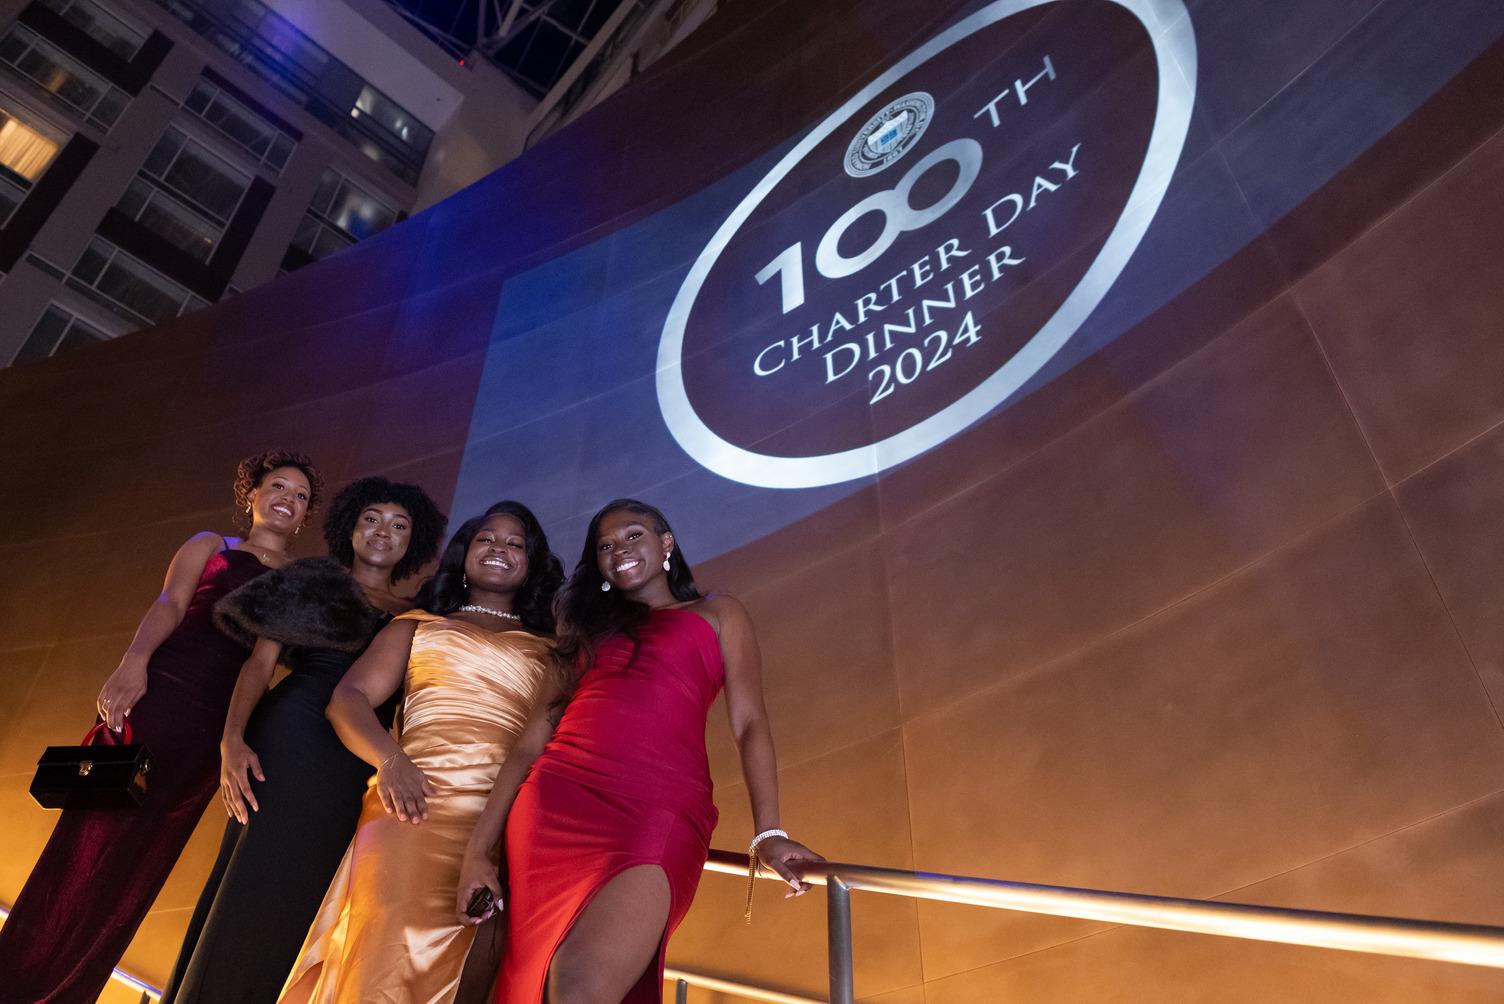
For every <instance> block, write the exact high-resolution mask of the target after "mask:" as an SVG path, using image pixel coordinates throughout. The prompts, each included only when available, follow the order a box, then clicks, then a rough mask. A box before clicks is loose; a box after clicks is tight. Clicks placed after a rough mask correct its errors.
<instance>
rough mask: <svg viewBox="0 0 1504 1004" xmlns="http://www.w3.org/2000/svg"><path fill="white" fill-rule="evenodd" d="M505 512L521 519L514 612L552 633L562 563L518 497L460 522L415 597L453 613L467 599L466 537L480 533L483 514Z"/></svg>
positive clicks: (528, 623) (442, 612) (431, 608)
mask: <svg viewBox="0 0 1504 1004" xmlns="http://www.w3.org/2000/svg"><path fill="white" fill-rule="evenodd" d="M503 514H504V515H507V516H511V517H513V518H515V519H516V520H517V522H519V523H521V524H522V536H523V539H524V540H525V541H526V548H527V579H526V580H524V581H523V583H522V588H521V589H519V590H517V596H516V598H515V599H514V600H513V612H514V613H516V614H517V616H519V617H521V618H522V623H523V625H524V626H525V627H527V628H529V629H531V630H533V631H538V632H541V633H543V634H553V633H554V595H555V594H556V593H558V591H559V585H560V583H562V582H563V581H564V563H563V562H561V561H560V560H559V558H558V556H557V555H556V554H554V552H553V551H551V550H549V548H548V537H547V536H546V535H545V534H544V532H543V524H541V523H539V522H538V517H537V516H534V515H533V511H532V510H531V509H529V508H528V507H527V506H525V505H523V504H522V503H521V502H513V501H512V500H511V499H507V500H506V501H504V502H498V503H496V504H495V505H493V506H491V508H489V509H487V510H486V511H485V512H483V513H481V514H480V515H479V516H474V517H472V518H470V519H467V520H465V522H464V523H462V524H460V528H459V529H458V530H456V531H454V536H453V537H450V538H449V543H448V544H447V545H445V547H444V553H443V555H441V556H440V558H439V569H438V571H436V572H435V573H434V576H433V578H431V579H429V580H428V581H427V582H425V583H424V584H423V588H422V589H421V590H419V592H418V597H417V601H416V602H417V605H418V606H419V607H421V608H422V609H424V610H427V611H428V612H429V613H431V614H440V615H446V614H452V613H454V612H455V611H456V610H458V609H459V608H460V607H462V606H464V605H465V604H466V603H467V602H469V597H470V587H469V586H467V585H465V555H466V554H467V553H468V552H469V550H470V543H471V542H472V541H473V540H475V535H476V534H477V533H480V529H481V527H482V526H483V525H484V524H485V522H486V519H487V518H488V517H491V516H496V515H503Z"/></svg>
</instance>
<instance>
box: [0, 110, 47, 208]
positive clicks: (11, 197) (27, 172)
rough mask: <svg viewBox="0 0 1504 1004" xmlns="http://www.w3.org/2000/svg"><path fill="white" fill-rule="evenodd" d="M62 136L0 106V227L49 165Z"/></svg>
mask: <svg viewBox="0 0 1504 1004" xmlns="http://www.w3.org/2000/svg"><path fill="white" fill-rule="evenodd" d="M62 145H63V137H62V136H60V135H57V134H55V133H53V132H52V131H51V130H48V131H45V132H44V131H43V130H41V129H38V128H37V127H36V126H34V125H32V124H31V123H29V122H23V121H22V120H21V119H19V118H17V117H16V116H15V115H14V114H12V113H11V112H10V111H9V109H8V108H6V106H4V105H0V226H4V224H5V221H6V220H8V219H9V218H10V214H11V213H12V212H13V211H14V210H15V208H16V207H17V206H19V205H20V204H21V200H22V199H24V198H26V193H27V192H29V191H31V186H32V184H34V183H35V182H36V180H37V179H38V178H40V177H41V176H42V174H43V173H44V172H45V171H46V170H47V168H48V167H49V166H50V165H51V164H52V161H53V158H55V157H56V156H57V152H58V150H60V149H61V148H62Z"/></svg>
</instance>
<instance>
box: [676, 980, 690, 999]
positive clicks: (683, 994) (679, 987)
mask: <svg viewBox="0 0 1504 1004" xmlns="http://www.w3.org/2000/svg"><path fill="white" fill-rule="evenodd" d="M674 1004H689V984H688V983H687V982H686V981H684V980H675V981H674Z"/></svg>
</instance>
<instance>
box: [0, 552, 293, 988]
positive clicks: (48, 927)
mask: <svg viewBox="0 0 1504 1004" xmlns="http://www.w3.org/2000/svg"><path fill="white" fill-rule="evenodd" d="M265 571H267V568H266V566H265V565H263V564H262V563H261V562H260V561H258V560H257V559H256V556H255V555H253V554H251V553H250V552H248V551H233V550H222V551H219V552H218V553H216V554H215V555H213V556H212V557H211V558H210V559H209V560H208V562H207V563H205V565H204V572H203V575H202V576H200V577H199V582H198V587H197V589H196V590H195V591H194V594H193V599H192V600H191V601H190V602H189V604H188V610H187V612H186V613H184V614H183V620H182V622H181V623H180V624H179V625H178V626H177V628H176V629H175V630H174V631H173V632H172V634H170V635H168V636H167V639H166V640H165V641H163V642H162V644H161V645H160V646H158V648H157V650H156V652H154V653H153V654H152V657H151V659H150V660H149V662H148V663H147V669H146V694H145V696H144V697H142V698H141V700H140V702H139V703H138V704H137V705H136V706H135V708H133V709H132V710H131V718H130V721H131V728H132V730H133V731H134V733H135V736H134V738H135V741H136V742H139V743H145V744H146V746H147V747H148V748H149V749H150V750H151V753H152V769H151V774H150V777H149V782H148V784H149V786H148V789H147V794H146V798H145V800H144V801H143V802H142V803H141V805H139V806H137V807H135V808H130V809H65V810H63V813H62V815H61V816H60V817H59V819H58V822H57V826H56V827H55V828H54V829H53V831H52V836H51V838H50V839H49V840H48V841H47V846H46V847H45V848H44V849H43V851H42V856H41V858H39V859H38V860H37V863H36V866H35V867H34V868H32V870H31V875H30V876H29V877H28V878H27V880H26V885H25V887H23V888H22V890H21V895H20V896H19V897H18V898H17V900H16V905H15V908H14V909H13V910H12V911H11V915H10V918H9V919H8V920H7V921H6V922H5V925H4V926H3V927H0V974H3V976H0V1001H3V1002H6V1004H37V1002H40V1001H46V1002H50V1004H92V1002H93V1001H94V1000H96V999H97V998H98V997H99V994H100V993H101V992H102V991H103V989H104V986H105V984H106V983H107V982H109V978H110V970H111V969H112V968H114V966H115V964H116V963H117V962H119V960H120V957H121V956H122V955H124V954H125V949H126V947H127V946H128V945H129V944H130V941H131V938H132V937H134V936H135V933H136V928H137V927H138V926H140V924H141V921H142V920H143V919H144V918H145V917H146V912H147V910H149V909H150V908H151V904H152V901H153V900H155V899H156V898H157V893H158V892H160V891H161V889H162V885H163V883H165V882H166V881H167V875H168V873H169V872H171V871H172V866H173V865H174V864H176V863H177V860H178V856H179V855H180V854H182V852H183V847H184V846H185V845H186V844H187V843H188V838H189V837H190V836H191V835H192V834H193V828H194V826H195V825H197V823H198V820H199V817H200V816H202V815H203V812H204V807H205V806H206V805H208V803H209V800H210V799H211V798H213V797H214V793H215V792H216V791H218V790H219V739H220V736H221V734H222V733H223V731H224V723H225V713H226V711H227V710H228V709H229V706H230V693H231V691H232V690H233V689H234V687H235V679H236V677H237V675H239V672H240V666H241V664H242V663H243V662H244V661H245V659H246V656H247V655H248V654H249V653H248V650H247V649H246V647H245V646H244V645H242V644H240V643H239V642H236V641H233V640H232V639H231V638H230V637H229V636H228V635H225V634H222V633H221V632H220V631H219V629H218V628H216V627H215V626H214V617H213V608H214V604H215V602H216V601H218V600H219V598H220V597H221V596H224V595H225V594H226V593H228V592H230V591H231V590H233V589H235V588H236V587H237V586H240V585H241V584H243V583H245V582H249V581H250V580H251V579H253V578H255V577H256V576H258V575H260V574H261V573H262V572H265Z"/></svg>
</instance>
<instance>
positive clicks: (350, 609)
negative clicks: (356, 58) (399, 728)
mask: <svg viewBox="0 0 1504 1004" xmlns="http://www.w3.org/2000/svg"><path fill="white" fill-rule="evenodd" d="M255 586H256V588H255V589H245V590H240V591H239V592H237V593H234V594H231V595H230V596H229V597H227V598H226V599H225V600H224V601H223V602H222V603H221V604H220V606H219V608H218V609H217V611H216V613H217V614H218V615H219V618H220V622H221V624H223V625H224V626H225V628H226V629H227V630H229V631H231V632H232V633H235V634H242V635H255V636H257V637H261V638H270V639H273V640H276V641H280V642H282V643H283V645H284V648H283V654H282V660H281V661H282V663H283V664H284V665H286V666H287V667H288V668H289V669H290V670H291V672H290V673H289V674H288V675H287V676H286V677H285V678H283V679H282V680H281V682H279V683H278V684H277V685H276V686H275V687H273V688H272V689H271V690H270V691H269V692H268V693H267V694H266V695H265V696H264V697H263V698H262V699H261V701H260V702H259V703H258V704H257V705H256V709H255V711H254V712H253V713H252V714H251V717H250V720H249V721H248V722H247V724H246V734H245V738H246V743H247V744H248V745H249V746H250V747H251V749H252V750H254V751H255V753H256V756H257V758H258V759H259V760H260V761H261V769H262V773H264V774H265V775H266V780H265V781H264V782H261V781H256V780H255V779H254V778H253V779H252V780H251V785H252V790H253V791H254V792H255V794H256V801H257V803H258V804H259V805H260V809H259V810H258V811H255V812H252V813H251V818H250V822H249V823H246V824H244V825H242V824H240V823H238V822H236V821H235V820H233V819H232V820H230V822H229V824H228V825H227V826H226V827H225V835H224V839H223V841H222V842H221V843H220V849H219V857H218V859H217V860H216V861H215V863H214V870H213V871H212V872H211V873H210V876H209V881H208V884H207V885H205V887H204V891H203V893H202V894H201V895H200V897H199V901H198V906H197V907H196V908H195V910H194V912H193V917H192V919H191V920H190V921H189V926H188V932H187V936H186V937H185V939H184V941H183V947H182V950H181V952H180V953H179V955H178V960H177V964H176V965H175V966H174V967H173V974H172V978H171V979H170V980H169V981H168V984H167V987H166V989H165V990H164V992H163V995H162V1000H163V1002H164V1004H189V1002H193V1004H239V1002H243V1004H261V1002H264V1004H274V1002H275V1001H276V999H277V996H278V995H279V994H280V993H281V990H282V984H283V982H284V981H285V980H286V978H287V974H288V971H289V970H291V968H292V965H293V963H294V962H295V961H296V959H297V957H298V949H299V948H300V947H301V946H302V944H303V938H304V936H305V935H307V933H308V927H309V925H310V924H311V923H312V922H313V918H314V914H315V913H317V912H318V908H319V904H320V903H321V902H322V901H323V899H324V893H325V891H326V890H327V889H328V887H329V881H330V879H331V878H333V876H334V873H335V871H336V870H337V869H338V868H339V863H340V860H341V859H342V858H343V857H344V853H345V849H346V848H347V847H348V846H349V844H350V838H351V837H352V836H353V835H354V833H355V824H356V821H357V820H358V819H359V817H360V809H361V798H362V796H363V795H364V794H365V790H366V782H367V781H368V780H369V778H370V776H371V774H372V769H371V767H370V765H368V764H367V763H365V761H363V760H361V759H360V758H359V757H357V756H355V755H354V754H353V753H351V752H350V751H349V750H347V749H345V746H344V744H343V743H341V742H340V739H339V736H338V735H336V734H335V731H334V728H333V726H331V725H330V724H329V721H328V719H327V718H325V717H324V709H325V707H326V706H327V705H328V703H329V698H330V696H331V695H332V694H333V692H334V687H335V685H336V684H337V683H339V681H340V678H341V677H343V676H344V674H345V671H346V670H347V669H349V668H350V665H351V664H352V663H353V662H354V661H355V659H356V658H357V657H358V656H359V654H360V652H361V651H362V650H364V648H365V647H366V646H367V645H368V644H369V643H370V641H371V638H372V637H374V635H375V633H376V631H377V630H379V629H380V627H381V626H382V625H383V624H384V623H385V622H386V620H388V619H389V618H387V617H386V616H385V615H383V614H381V613H380V612H379V611H377V610H375V609H373V608H371V607H369V606H368V605H367V604H366V603H365V599H364V597H363V596H361V594H360V591H359V587H357V586H356V585H355V583H354V582H353V580H351V579H350V577H349V574H348V573H347V572H346V571H345V569H344V568H343V566H341V565H339V564H338V563H336V562H334V561H332V560H330V559H327V558H310V559H305V560H303V561H298V562H293V563H292V564H290V565H287V566H285V567H284V568H283V569H281V570H279V571H278V572H275V573H273V574H272V575H268V576H264V577H263V578H262V579H260V580H258V581H257V582H256V583H255ZM397 701H398V698H397V697H395V696H394V698H393V699H392V700H391V701H389V702H387V704H386V705H384V706H383V707H382V708H380V709H378V711H377V716H378V717H379V718H380V719H381V722H382V724H383V725H384V726H387V727H390V726H391V722H392V716H393V714H394V712H395V709H396V707H397Z"/></svg>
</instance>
